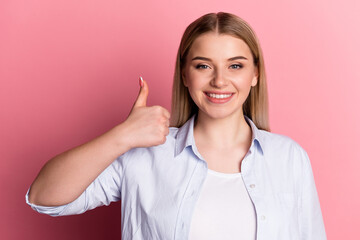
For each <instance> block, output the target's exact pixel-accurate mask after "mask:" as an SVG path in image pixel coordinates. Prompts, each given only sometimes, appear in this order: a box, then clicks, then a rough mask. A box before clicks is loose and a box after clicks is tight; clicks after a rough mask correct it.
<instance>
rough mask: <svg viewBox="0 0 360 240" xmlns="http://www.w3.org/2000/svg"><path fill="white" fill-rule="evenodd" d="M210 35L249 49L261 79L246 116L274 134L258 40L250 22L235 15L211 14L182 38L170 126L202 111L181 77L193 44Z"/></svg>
mask: <svg viewBox="0 0 360 240" xmlns="http://www.w3.org/2000/svg"><path fill="white" fill-rule="evenodd" d="M208 32H215V33H219V34H226V35H231V36H233V37H237V38H240V39H241V40H243V41H244V42H245V43H246V44H247V45H248V46H249V48H250V50H251V53H252V55H253V59H254V65H255V66H256V67H257V68H258V72H259V76H258V82H257V84H256V86H254V87H251V90H250V93H249V96H248V97H247V99H246V100H245V102H244V104H243V106H242V107H243V113H244V115H246V116H247V117H249V118H250V119H251V120H252V121H253V122H254V124H255V125H256V126H257V128H259V129H262V130H266V131H270V126H269V118H268V92H267V84H266V75H265V66H264V59H263V55H262V50H261V47H260V44H259V41H258V38H257V37H256V35H255V32H254V31H253V30H252V29H251V27H250V25H249V24H248V23H247V22H245V21H244V20H243V19H241V18H240V17H238V16H236V15H234V14H231V13H225V12H218V13H208V14H205V15H203V16H202V17H200V18H198V19H196V20H195V21H194V22H192V23H191V24H190V25H189V26H188V27H187V28H186V30H185V32H184V34H183V36H182V38H181V42H180V46H179V49H178V53H177V57H176V65H175V73H174V82H173V89H172V105H171V113H172V114H171V120H170V126H172V127H181V126H182V125H183V124H184V123H185V122H186V121H187V120H189V118H190V117H191V116H192V115H193V114H195V113H197V112H198V110H199V109H198V107H197V106H196V104H195V103H194V101H193V100H192V98H191V96H190V94H189V91H188V89H187V88H186V87H185V85H184V82H183V79H182V74H181V73H182V71H183V69H184V67H185V64H186V63H185V60H186V57H187V55H188V53H189V50H190V48H191V46H192V44H193V42H194V41H195V39H196V38H197V37H199V36H200V35H202V34H205V33H208Z"/></svg>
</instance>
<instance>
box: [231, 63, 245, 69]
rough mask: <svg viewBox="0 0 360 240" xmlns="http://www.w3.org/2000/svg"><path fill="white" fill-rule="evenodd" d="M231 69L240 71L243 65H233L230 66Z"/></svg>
mask: <svg viewBox="0 0 360 240" xmlns="http://www.w3.org/2000/svg"><path fill="white" fill-rule="evenodd" d="M230 67H231V68H232V69H240V68H243V65H241V64H233V65H231V66H230Z"/></svg>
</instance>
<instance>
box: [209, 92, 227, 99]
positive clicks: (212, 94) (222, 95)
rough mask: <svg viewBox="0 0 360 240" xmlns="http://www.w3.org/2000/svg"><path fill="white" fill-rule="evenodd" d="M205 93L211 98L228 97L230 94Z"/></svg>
mask: <svg viewBox="0 0 360 240" xmlns="http://www.w3.org/2000/svg"><path fill="white" fill-rule="evenodd" d="M206 95H208V96H209V97H211V98H218V99H221V98H228V97H230V96H231V95H232V94H231V93H230V94H215V93H206Z"/></svg>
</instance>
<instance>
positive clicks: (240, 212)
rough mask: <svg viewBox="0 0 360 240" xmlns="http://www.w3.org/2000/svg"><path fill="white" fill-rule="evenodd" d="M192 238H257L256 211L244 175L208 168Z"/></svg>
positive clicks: (191, 228)
mask: <svg viewBox="0 0 360 240" xmlns="http://www.w3.org/2000/svg"><path fill="white" fill-rule="evenodd" d="M189 239H190V240H201V239H206V240H212V239H214V240H215V239H216V240H218V239H222V240H228V239H229V240H230V239H231V240H234V239H238V240H255V239H256V213H255V208H254V205H253V203H252V201H251V199H250V197H249V195H248V193H247V190H246V188H245V185H244V182H243V179H242V176H241V173H220V172H216V171H213V170H211V169H208V174H207V177H206V179H205V182H204V185H203V187H202V189H201V192H200V196H199V199H198V201H197V202H196V204H195V210H194V214H193V217H192V221H191V226H190V233H189Z"/></svg>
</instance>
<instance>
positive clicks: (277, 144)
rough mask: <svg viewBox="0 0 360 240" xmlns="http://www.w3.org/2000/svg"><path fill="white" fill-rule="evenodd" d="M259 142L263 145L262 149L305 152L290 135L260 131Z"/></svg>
mask: <svg viewBox="0 0 360 240" xmlns="http://www.w3.org/2000/svg"><path fill="white" fill-rule="evenodd" d="M259 140H260V144H262V145H263V146H262V147H264V148H266V149H270V148H271V149H278V148H281V149H283V150H289V151H290V150H291V151H294V150H295V151H300V152H305V150H304V148H303V147H302V146H301V145H300V143H299V142H297V141H296V140H295V139H294V138H292V137H290V136H288V135H284V134H280V133H274V132H269V131H266V130H259Z"/></svg>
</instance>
